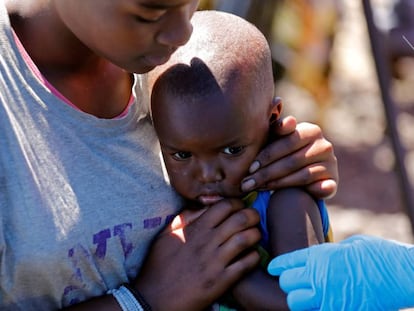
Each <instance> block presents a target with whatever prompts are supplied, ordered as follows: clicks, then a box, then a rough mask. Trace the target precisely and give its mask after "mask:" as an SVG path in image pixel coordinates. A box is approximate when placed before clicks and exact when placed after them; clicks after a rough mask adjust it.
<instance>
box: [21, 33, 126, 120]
mask: <svg viewBox="0 0 414 311" xmlns="http://www.w3.org/2000/svg"><path fill="white" fill-rule="evenodd" d="M13 36H14V40H15V42H16V45H17V48H18V49H19V52H20V54H21V56H22V58H23V60H24V61H25V63H26V64H27V66H28V67H29V69H30V70H31V71H32V73H33V74H34V75H35V76H36V78H37V79H39V81H40V82H41V83H43V85H44V86H45V87H46V88H47V89H49V90H50V92H51V93H52V94H53V95H55V96H56V97H57V98H59V99H60V100H62V101H63V102H64V103H66V104H68V105H69V106H71V107H72V108H74V109H76V110H78V111H82V110H80V109H79V108H78V107H77V106H76V105H74V104H73V103H72V102H71V101H70V100H69V99H67V98H66V97H65V96H64V95H63V94H62V93H60V92H59V91H58V90H57V89H56V88H55V87H54V86H53V85H52V84H50V82H49V81H47V79H46V78H45V77H44V76H43V75H42V73H41V72H40V71H39V68H37V66H36V64H35V63H34V62H33V60H32V59H31V57H30V56H29V54H28V53H27V51H26V49H25V48H24V46H23V44H22V43H21V41H20V39H19V37H18V36H17V35H16V33H15V32H14V30H13ZM133 102H134V96H133V95H132V93H131V97H130V99H129V102H128V105H127V106H126V107H125V109H124V110H123V111H122V112H121V113H120V114H119V115H118V116H116V117H114V118H113V119H119V118H122V117H124V116H126V115H127V114H128V110H129V107H131V105H132V104H133Z"/></svg>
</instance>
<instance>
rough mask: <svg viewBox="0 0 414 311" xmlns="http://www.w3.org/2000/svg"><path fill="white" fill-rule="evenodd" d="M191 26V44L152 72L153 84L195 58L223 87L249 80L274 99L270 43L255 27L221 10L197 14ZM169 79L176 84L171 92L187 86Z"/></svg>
mask: <svg viewBox="0 0 414 311" xmlns="http://www.w3.org/2000/svg"><path fill="white" fill-rule="evenodd" d="M192 24H193V25H194V31H193V34H192V36H191V38H190V41H189V42H188V43H187V44H186V45H185V46H183V47H180V48H179V49H178V50H177V51H176V52H175V53H174V54H173V55H172V57H171V59H170V60H169V61H168V62H167V63H166V64H164V65H162V66H159V67H157V68H155V69H154V70H153V71H152V72H151V74H150V84H151V85H152V84H153V83H154V82H155V80H156V79H157V78H158V76H159V75H160V74H162V73H163V72H164V71H165V70H166V69H167V68H170V67H172V66H173V65H175V64H186V65H191V62H192V61H193V62H194V61H195V57H196V58H197V59H201V61H202V62H203V63H204V64H205V65H207V66H208V68H209V69H210V71H211V72H212V74H213V75H214V77H215V79H216V81H217V83H218V84H219V86H220V87H221V88H223V89H225V88H227V87H229V85H228V83H234V82H235V81H233V78H234V77H237V79H249V81H250V82H249V83H250V84H251V85H252V86H253V87H257V88H259V89H260V90H261V92H263V93H264V94H270V96H273V87H274V84H273V73H272V64H271V61H272V60H271V52H270V48H269V44H268V42H267V41H266V38H265V37H264V35H263V34H262V33H261V32H260V31H259V30H258V29H257V28H256V27H255V26H254V25H253V24H251V23H249V22H247V21H246V20H244V19H242V18H240V17H238V16H236V15H233V14H229V13H224V12H219V11H198V12H196V13H195V14H194V16H193V18H192ZM171 74H173V72H171ZM170 78H172V79H169V81H173V85H171V84H170V82H169V83H168V84H169V88H170V89H175V91H176V92H177V90H179V89H180V84H181V85H182V86H183V87H186V85H183V84H182V83H181V82H180V81H177V80H176V79H173V77H170ZM201 80H202V79H201ZM174 81H175V83H174ZM237 81H239V80H237ZM237 81H236V83H237ZM193 83H194V81H193ZM200 83H202V81H200ZM187 91H188V90H187Z"/></svg>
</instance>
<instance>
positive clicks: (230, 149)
mask: <svg viewBox="0 0 414 311" xmlns="http://www.w3.org/2000/svg"><path fill="white" fill-rule="evenodd" d="M243 150H244V146H236V147H226V148H224V149H223V153H225V154H230V155H237V154H239V153H240V152H242V151H243Z"/></svg>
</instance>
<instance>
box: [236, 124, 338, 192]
mask: <svg viewBox="0 0 414 311" xmlns="http://www.w3.org/2000/svg"><path fill="white" fill-rule="evenodd" d="M271 130H273V131H274V132H275V133H276V134H277V135H278V138H277V140H275V141H273V142H271V143H270V144H269V145H268V146H266V147H265V148H264V149H263V150H262V151H261V152H260V153H259V155H258V156H257V157H256V161H255V162H253V164H252V166H251V169H250V172H251V173H252V174H251V175H250V176H248V177H246V178H245V179H244V180H243V184H242V189H243V190H244V191H248V190H251V189H257V188H259V189H273V190H275V189H279V188H284V187H291V186H306V189H307V190H308V191H309V192H310V194H312V195H313V196H314V197H316V198H321V199H322V198H327V197H330V196H333V195H334V194H335V193H336V190H337V181H338V166H337V160H336V157H335V154H334V151H333V146H332V144H331V143H330V142H329V141H327V140H326V139H325V138H324V137H323V135H322V130H321V128H320V127H319V126H317V125H314V124H311V123H299V124H296V120H295V119H294V118H293V117H287V118H285V119H283V120H281V122H279V123H275V126H274V128H273V129H271Z"/></svg>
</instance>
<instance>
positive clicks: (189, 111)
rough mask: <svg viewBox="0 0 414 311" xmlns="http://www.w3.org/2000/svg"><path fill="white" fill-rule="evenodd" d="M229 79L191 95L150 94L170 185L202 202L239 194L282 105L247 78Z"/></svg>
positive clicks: (182, 193) (186, 196)
mask: <svg viewBox="0 0 414 311" xmlns="http://www.w3.org/2000/svg"><path fill="white" fill-rule="evenodd" d="M193 66H203V64H197V63H196V64H193ZM211 78H212V77H211ZM236 82H237V83H236ZM229 84H231V87H229V88H228V89H224V90H222V89H220V87H219V86H218V85H217V88H216V89H215V90H214V91H212V92H211V93H209V94H206V95H205V96H199V97H198V98H197V99H195V100H191V99H190V98H181V97H177V96H174V95H173V94H170V93H168V91H167V92H162V91H161V92H154V94H153V105H154V110H153V117H154V125H155V127H156V130H157V134H158V137H159V139H160V143H161V150H162V153H163V157H164V160H165V164H166V168H167V171H168V174H169V176H170V179H171V182H172V185H173V186H174V188H175V189H176V190H177V192H178V193H180V194H181V195H182V196H184V197H185V198H187V199H189V200H192V201H196V202H198V203H200V204H201V205H210V204H214V203H216V202H217V201H219V200H221V199H223V198H226V197H240V196H242V195H243V192H242V191H241V189H240V184H241V180H242V179H243V178H244V177H245V176H246V174H247V172H248V168H249V166H250V164H251V162H252V161H253V160H254V158H255V156H256V155H257V153H258V152H259V150H260V149H261V148H262V147H263V145H264V144H265V143H266V140H267V138H268V130H269V123H270V121H271V119H272V120H273V119H274V118H278V116H279V113H280V109H281V103H280V102H278V101H273V100H272V98H271V97H270V98H269V97H267V98H266V96H265V95H264V94H263V93H262V92H260V90H257V88H253V87H252V86H251V83H249V81H248V80H247V79H241V80H239V81H234V82H231V83H229ZM258 103H260V104H258ZM263 103H267V105H265V104H263Z"/></svg>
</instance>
